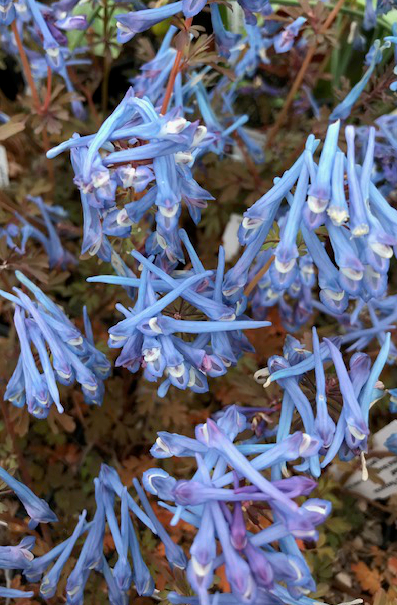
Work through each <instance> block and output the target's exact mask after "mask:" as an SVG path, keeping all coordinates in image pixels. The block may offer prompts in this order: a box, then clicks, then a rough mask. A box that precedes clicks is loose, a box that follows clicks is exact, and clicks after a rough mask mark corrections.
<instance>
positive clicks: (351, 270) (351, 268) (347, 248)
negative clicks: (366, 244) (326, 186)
mask: <svg viewBox="0 0 397 605" xmlns="http://www.w3.org/2000/svg"><path fill="white" fill-rule="evenodd" d="M326 226H327V229H328V234H329V238H330V242H331V245H332V248H333V251H334V255H335V261H336V264H337V265H338V267H339V269H340V272H341V275H340V278H339V282H340V285H341V287H342V288H343V289H344V290H345V291H346V292H348V293H349V294H351V295H352V296H354V295H356V294H357V293H358V291H359V288H360V286H361V284H360V282H361V280H362V279H363V277H364V266H363V264H362V263H361V261H360V259H359V257H358V254H357V252H356V251H355V249H354V247H353V246H354V242H352V241H351V240H350V239H349V237H348V231H347V229H345V228H344V227H335V225H333V224H332V223H331V222H330V221H329V220H327V223H326Z"/></svg>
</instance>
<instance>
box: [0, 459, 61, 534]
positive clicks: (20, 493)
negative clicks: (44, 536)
mask: <svg viewBox="0 0 397 605" xmlns="http://www.w3.org/2000/svg"><path fill="white" fill-rule="evenodd" d="M0 479H1V480H2V481H4V483H5V484H6V485H8V487H9V488H10V489H12V491H13V492H14V493H15V495H16V496H17V498H18V499H19V500H20V501H21V503H22V505H23V507H24V509H25V510H26V512H27V513H28V515H29V517H30V521H29V528H30V529H34V528H35V527H36V526H37V525H38V524H39V523H56V522H57V521H58V517H57V516H56V515H55V513H53V512H52V510H51V509H50V507H49V506H48V504H47V502H46V501H45V500H42V499H41V498H38V497H37V496H36V495H35V494H34V493H33V492H32V490H30V489H29V488H28V487H26V485H24V484H23V483H20V482H19V481H17V480H16V479H14V477H12V476H11V475H10V474H9V473H7V471H6V470H4V469H3V468H2V467H0Z"/></svg>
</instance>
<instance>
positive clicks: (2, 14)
mask: <svg viewBox="0 0 397 605" xmlns="http://www.w3.org/2000/svg"><path fill="white" fill-rule="evenodd" d="M0 7H1V10H0V24H1V25H5V26H7V25H11V23H12V22H13V21H14V20H15V17H16V11H15V6H14V2H13V0H1V4H0ZM24 596H25V595H24Z"/></svg>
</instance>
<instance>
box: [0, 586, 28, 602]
mask: <svg viewBox="0 0 397 605" xmlns="http://www.w3.org/2000/svg"><path fill="white" fill-rule="evenodd" d="M0 597H4V599H32V598H33V597H34V592H32V591H24V590H16V589H15V588H4V587H3V586H0Z"/></svg>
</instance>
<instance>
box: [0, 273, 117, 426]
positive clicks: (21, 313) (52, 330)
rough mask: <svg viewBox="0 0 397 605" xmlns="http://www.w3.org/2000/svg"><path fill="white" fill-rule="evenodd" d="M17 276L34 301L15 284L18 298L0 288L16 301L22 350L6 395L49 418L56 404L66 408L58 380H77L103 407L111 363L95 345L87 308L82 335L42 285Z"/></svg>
mask: <svg viewBox="0 0 397 605" xmlns="http://www.w3.org/2000/svg"><path fill="white" fill-rule="evenodd" d="M16 276H17V278H18V279H19V281H20V282H21V283H22V284H23V285H24V286H25V287H26V288H28V290H30V291H31V292H32V293H33V294H34V296H35V298H36V302H34V301H32V300H31V299H30V298H29V296H27V294H25V293H24V292H23V291H22V290H20V289H19V288H16V287H14V288H13V289H14V291H15V293H16V295H17V296H15V295H13V294H10V293H8V292H4V291H0V294H1V296H3V297H4V298H6V299H7V300H9V301H11V302H12V303H14V304H15V312H14V323H15V329H16V332H17V335H18V339H19V343H20V348H21V352H20V355H19V359H18V363H17V366H16V368H15V370H14V373H13V374H12V376H11V378H10V381H9V383H8V385H7V388H6V391H5V394H4V399H6V400H8V401H10V402H11V403H12V404H13V405H15V406H17V407H23V406H24V405H26V406H27V409H28V411H29V412H30V413H31V414H33V415H34V416H36V417H37V418H46V417H47V416H48V414H49V412H50V409H51V406H52V404H53V403H54V404H55V406H56V408H57V410H58V412H60V413H62V412H63V406H62V404H61V402H60V396H59V391H58V387H57V382H59V383H60V384H64V385H71V384H73V383H74V382H75V381H76V382H78V383H79V384H80V385H81V389H82V392H83V395H84V400H85V402H86V403H88V404H96V405H100V404H101V402H102V398H103V394H104V386H103V381H104V380H105V379H106V378H107V377H108V376H109V374H110V362H109V361H108V360H107V358H106V357H105V355H104V354H103V353H101V352H100V351H98V349H96V348H95V345H94V338H93V334H92V328H91V324H90V320H89V318H88V314H87V312H86V309H85V310H84V325H85V333H86V335H85V336H83V334H82V333H81V332H80V330H78V329H77V328H76V327H75V326H74V325H73V324H72V322H71V321H70V320H69V319H68V317H67V316H66V315H65V313H64V312H63V311H62V309H61V308H60V307H59V306H58V305H56V304H55V303H53V302H52V301H51V299H50V298H48V296H46V295H45V294H44V293H43V292H42V291H41V290H40V288H38V287H37V286H35V284H33V283H32V282H31V281H30V280H29V279H27V278H26V277H25V276H24V275H23V274H22V273H21V272H20V271H17V272H16ZM49 353H50V354H51V355H49ZM36 360H37V361H36Z"/></svg>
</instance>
